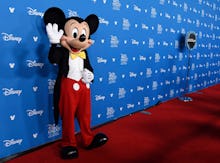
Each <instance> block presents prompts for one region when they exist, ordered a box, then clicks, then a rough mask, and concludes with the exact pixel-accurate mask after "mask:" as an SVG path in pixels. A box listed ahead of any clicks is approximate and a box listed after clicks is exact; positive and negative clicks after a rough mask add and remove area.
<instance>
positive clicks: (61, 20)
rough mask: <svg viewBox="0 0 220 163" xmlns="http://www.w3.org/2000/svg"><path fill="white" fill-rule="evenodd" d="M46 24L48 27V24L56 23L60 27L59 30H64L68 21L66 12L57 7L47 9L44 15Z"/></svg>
mask: <svg viewBox="0 0 220 163" xmlns="http://www.w3.org/2000/svg"><path fill="white" fill-rule="evenodd" d="M43 19H44V23H45V25H47V24H48V23H51V24H54V23H56V24H57V25H58V28H59V29H63V28H64V24H65V21H66V17H65V14H64V12H63V11H62V10H61V9H60V8H57V7H51V8H49V9H47V10H46V11H45V13H44V17H43Z"/></svg>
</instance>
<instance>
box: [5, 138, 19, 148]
mask: <svg viewBox="0 0 220 163" xmlns="http://www.w3.org/2000/svg"><path fill="white" fill-rule="evenodd" d="M22 141H23V140H22V139H18V140H14V139H11V140H4V141H3V142H4V143H5V147H10V146H12V145H15V144H19V145H21V143H22Z"/></svg>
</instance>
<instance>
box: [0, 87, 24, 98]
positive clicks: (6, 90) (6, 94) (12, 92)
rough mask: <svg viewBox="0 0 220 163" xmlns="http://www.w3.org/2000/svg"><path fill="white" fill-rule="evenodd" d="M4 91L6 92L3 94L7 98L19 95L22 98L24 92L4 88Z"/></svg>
mask: <svg viewBox="0 0 220 163" xmlns="http://www.w3.org/2000/svg"><path fill="white" fill-rule="evenodd" d="M2 90H3V91H4V92H3V94H4V95H5V96H9V95H14V94H17V95H18V96H20V95H21V93H22V90H14V89H13V88H10V89H8V88H3V89H2Z"/></svg>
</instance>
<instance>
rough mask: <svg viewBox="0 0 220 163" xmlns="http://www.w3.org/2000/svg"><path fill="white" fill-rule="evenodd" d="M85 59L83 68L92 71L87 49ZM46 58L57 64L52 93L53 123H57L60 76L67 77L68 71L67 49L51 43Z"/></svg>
mask: <svg viewBox="0 0 220 163" xmlns="http://www.w3.org/2000/svg"><path fill="white" fill-rule="evenodd" d="M85 53H86V59H84V68H87V69H88V70H89V71H91V72H93V68H92V66H91V64H90V61H89V58H88V54H87V51H86V50H85ZM48 59H49V61H50V63H52V64H57V65H58V74H57V78H56V82H55V86H54V94H53V104H54V120H55V124H56V125H57V124H58V121H59V99H60V84H61V78H62V77H67V74H68V72H69V51H68V50H67V49H66V48H64V47H62V46H61V47H57V44H52V45H51V47H50V51H49V55H48Z"/></svg>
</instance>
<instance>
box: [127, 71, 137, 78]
mask: <svg viewBox="0 0 220 163" xmlns="http://www.w3.org/2000/svg"><path fill="white" fill-rule="evenodd" d="M129 76H130V77H135V78H136V77H137V74H136V73H134V72H129Z"/></svg>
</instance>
